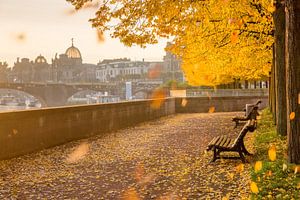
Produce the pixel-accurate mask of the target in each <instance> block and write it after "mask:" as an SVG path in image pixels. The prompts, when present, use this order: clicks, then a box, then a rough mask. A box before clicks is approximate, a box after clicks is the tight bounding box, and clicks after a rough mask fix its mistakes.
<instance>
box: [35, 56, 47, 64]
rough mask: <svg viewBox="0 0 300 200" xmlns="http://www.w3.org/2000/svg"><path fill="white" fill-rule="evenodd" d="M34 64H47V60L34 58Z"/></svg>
mask: <svg viewBox="0 0 300 200" xmlns="http://www.w3.org/2000/svg"><path fill="white" fill-rule="evenodd" d="M35 63H39V64H41V63H47V60H46V58H45V57H44V56H42V55H39V56H38V57H36V59H35Z"/></svg>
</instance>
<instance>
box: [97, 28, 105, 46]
mask: <svg viewBox="0 0 300 200" xmlns="http://www.w3.org/2000/svg"><path fill="white" fill-rule="evenodd" d="M96 33H97V39H98V42H99V43H100V44H101V43H104V41H105V37H104V33H103V31H101V30H99V29H97V30H96Z"/></svg>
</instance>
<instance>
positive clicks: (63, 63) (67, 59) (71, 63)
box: [51, 38, 95, 83]
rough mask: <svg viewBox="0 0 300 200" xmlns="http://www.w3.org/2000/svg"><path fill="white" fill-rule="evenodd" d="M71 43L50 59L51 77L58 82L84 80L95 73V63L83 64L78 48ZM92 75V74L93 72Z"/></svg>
mask: <svg viewBox="0 0 300 200" xmlns="http://www.w3.org/2000/svg"><path fill="white" fill-rule="evenodd" d="M71 41H72V44H71V46H70V47H69V48H67V50H66V51H65V53H64V54H60V55H59V57H58V58H57V55H55V58H54V59H52V71H53V72H54V73H52V75H51V76H52V77H54V81H58V82H66V83H68V82H69V83H70V82H86V81H87V80H90V79H91V76H92V75H91V74H93V73H95V70H94V68H95V65H91V64H83V63H82V57H81V52H80V50H79V49H78V48H77V47H75V46H74V40H73V38H72V40H71ZM93 75H94V74H93Z"/></svg>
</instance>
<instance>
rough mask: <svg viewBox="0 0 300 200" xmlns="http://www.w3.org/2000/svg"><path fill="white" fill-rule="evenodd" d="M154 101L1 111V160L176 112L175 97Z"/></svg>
mask: <svg viewBox="0 0 300 200" xmlns="http://www.w3.org/2000/svg"><path fill="white" fill-rule="evenodd" d="M150 104H151V100H144V101H132V102H121V103H111V104H100V105H85V106H69V107H60V108H48V109H40V110H30V111H16V112H6V113H0V159H7V158H11V157H15V156H19V155H23V154H26V153H30V152H34V151H37V150H40V149H44V148H48V147H52V146H55V145H59V144H63V143H66V142H68V141H72V140H77V139H81V138H87V137H90V136H92V135H96V134H98V135H99V134H104V133H107V132H110V131H114V130H118V129H121V128H125V127H129V126H134V125H136V124H138V123H141V122H145V121H149V120H153V119H157V118H160V117H162V116H166V115H171V114H174V113H175V99H171V98H170V99H166V100H165V101H164V102H163V103H162V106H161V107H160V108H159V109H152V108H151V106H150Z"/></svg>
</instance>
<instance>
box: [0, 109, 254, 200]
mask: <svg viewBox="0 0 300 200" xmlns="http://www.w3.org/2000/svg"><path fill="white" fill-rule="evenodd" d="M236 114H237V113H202V114H178V115H174V116H169V117H165V118H162V119H160V120H156V121H152V122H147V123H144V124H140V125H138V126H136V127H133V128H127V129H123V130H120V131H116V132H113V133H109V134H107V135H104V136H96V137H92V138H89V139H86V140H80V141H75V142H70V143H68V144H65V145H61V146H57V147H54V148H50V149H46V150H43V151H40V152H38V153H34V154H30V155H25V156H22V157H19V158H14V159H11V160H5V161H0V199H221V198H223V197H227V198H228V199H242V198H244V197H246V196H247V195H248V191H249V175H248V174H247V173H246V171H247V170H243V167H245V168H248V167H249V164H246V165H245V166H243V165H241V162H240V161H239V160H221V161H220V160H218V161H216V162H215V163H209V161H210V159H211V154H206V153H205V152H204V150H205V148H206V146H207V144H208V142H209V141H210V140H211V139H212V138H213V137H214V136H217V135H220V134H230V135H231V136H232V137H235V135H236V134H237V131H239V130H233V126H234V124H233V123H232V122H231V117H232V116H234V115H236ZM239 114H241V113H239ZM247 140H248V141H249V138H247ZM248 146H249V145H248ZM250 150H252V149H251V148H250Z"/></svg>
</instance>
